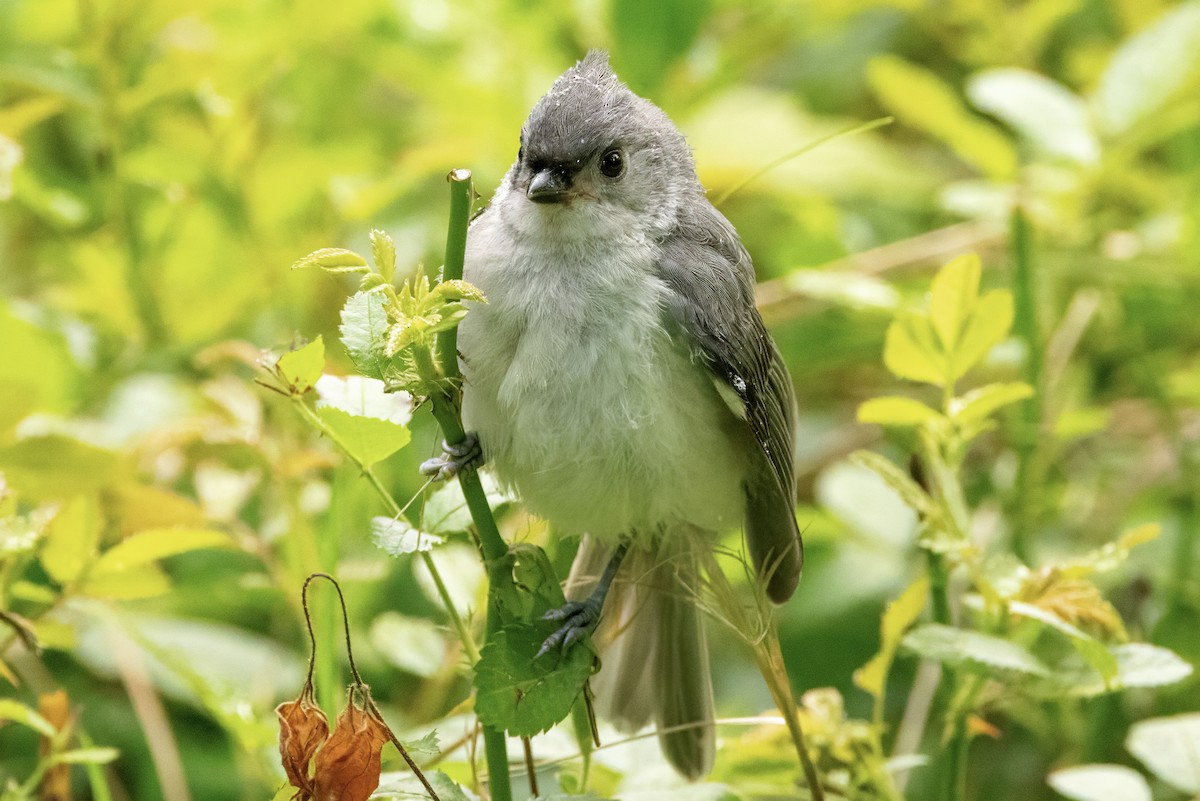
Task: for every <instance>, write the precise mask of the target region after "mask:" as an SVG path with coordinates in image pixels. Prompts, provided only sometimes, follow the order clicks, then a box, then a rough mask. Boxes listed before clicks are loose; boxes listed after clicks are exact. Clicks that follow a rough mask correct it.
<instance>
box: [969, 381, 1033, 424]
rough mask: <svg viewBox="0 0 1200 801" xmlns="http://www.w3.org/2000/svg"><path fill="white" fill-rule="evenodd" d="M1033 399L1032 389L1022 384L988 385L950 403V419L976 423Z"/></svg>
mask: <svg viewBox="0 0 1200 801" xmlns="http://www.w3.org/2000/svg"><path fill="white" fill-rule="evenodd" d="M1032 397H1033V387H1031V386H1029V385H1028V384H1025V383H1022V382H1019V381H1018V382H1012V383H1006V384H988V385H986V386H982V387H979V388H978V389H973V390H971V391H970V392H968V393H967V394H966V395H963V396H962V397H960V398H954V399H953V400H952V401H950V417H952V418H953V419H955V420H959V421H962V422H965V423H978V422H982V421H984V420H986V419H987V418H989V417H991V416H992V415H993V414H994V413H995V412H996V411H997V410H998V409H1001V408H1003V407H1005V406H1008V405H1009V404H1012V403H1016V402H1017V401H1022V400H1025V399H1026V398H1032Z"/></svg>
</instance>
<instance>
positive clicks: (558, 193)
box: [525, 167, 571, 203]
mask: <svg viewBox="0 0 1200 801" xmlns="http://www.w3.org/2000/svg"><path fill="white" fill-rule="evenodd" d="M570 191H571V176H570V175H569V174H568V173H567V172H566V171H565V170H563V169H562V168H560V167H550V168H548V169H545V170H540V171H538V172H536V173H534V176H533V178H531V179H529V189H527V190H526V191H525V196H526V197H528V198H529V199H530V200H532V201H533V202H534V203H562V202H563V201H565V200H566V199H567V194H568V193H569V192H570Z"/></svg>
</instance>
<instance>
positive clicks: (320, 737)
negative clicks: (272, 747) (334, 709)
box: [275, 685, 329, 801]
mask: <svg viewBox="0 0 1200 801" xmlns="http://www.w3.org/2000/svg"><path fill="white" fill-rule="evenodd" d="M275 714H276V715H278V716H279V756H280V758H281V759H282V761H283V769H284V771H285V772H286V773H287V777H288V783H290V784H291V785H292V786H293V787H295V788H296V790H297V791H298V792H297V793H296V796H295V797H296V798H297V799H299V801H309V799H311V798H312V797H313V794H314V792H315V791H314V784H313V780H312V779H310V778H309V776H308V765H309V762H311V761H312V758H313V755H314V754H316V752H317V749H318V748H320V747H321V744H322V743H324V742H325V741H326V740H327V739H328V738H329V719H328V718H327V717H325V713H324V712H322V711H321V708H320V707H319V706H317V705H316V703H315V701H314V700H313V697H312V687H311V686H309V685H305V688H304V690H303V691H302V692H301V693H300V697H299V698H297V699H296V700H295V701H288V702H287V703H283V704H280V705H279V706H277V707H275Z"/></svg>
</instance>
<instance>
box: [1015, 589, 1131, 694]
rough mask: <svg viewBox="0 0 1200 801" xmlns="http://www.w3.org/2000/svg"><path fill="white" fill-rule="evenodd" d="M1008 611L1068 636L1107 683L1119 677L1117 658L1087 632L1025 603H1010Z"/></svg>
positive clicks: (1080, 653) (1073, 645)
mask: <svg viewBox="0 0 1200 801" xmlns="http://www.w3.org/2000/svg"><path fill="white" fill-rule="evenodd" d="M1008 610H1009V612H1010V613H1012V614H1014V615H1020V616H1021V617H1026V618H1029V619H1031V620H1036V621H1038V622H1039V623H1041V624H1042V625H1044V626H1048V627H1049V628H1052V629H1054V630H1055V631H1057V632H1059V633H1060V634H1064V635H1066V637H1067V639H1068V640H1069V641H1070V643H1071V645H1072V647H1074V648H1075V650H1076V651H1078V652H1079V655H1080V656H1082V657H1083V658H1084V659H1085V660H1087V663H1088V664H1089V665H1091V666H1092V667H1093V668H1095V669H1096V672H1097V673H1099V674H1100V677H1101V678H1102V679H1104V681H1105V682H1110V681H1112V680H1113V679H1115V678H1116V676H1117V658H1116V656H1114V655H1113V653H1112V651H1110V650H1109V649H1108V646H1107V645H1105V644H1104V643H1102V642H1100V641H1099V640H1097V639H1096V638H1095V637H1093V636H1091V635H1090V634H1088V633H1087V632H1085V631H1083V630H1082V629H1080V628H1078V627H1077V626H1073V625H1071V624H1070V623H1068V622H1067V621H1065V620H1063V619H1062V618H1061V617H1059V616H1058V615H1056V614H1054V613H1053V612H1050V611H1049V610H1047V609H1043V608H1042V607H1040V606H1034V605H1033V604H1028V603H1025V602H1023V601H1009V602H1008Z"/></svg>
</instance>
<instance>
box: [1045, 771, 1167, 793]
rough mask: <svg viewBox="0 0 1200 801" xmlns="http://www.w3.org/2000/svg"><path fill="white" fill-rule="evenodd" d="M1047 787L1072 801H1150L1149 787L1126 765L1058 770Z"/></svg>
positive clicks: (1048, 778) (1139, 775)
mask: <svg viewBox="0 0 1200 801" xmlns="http://www.w3.org/2000/svg"><path fill="white" fill-rule="evenodd" d="M1046 783H1047V784H1049V785H1050V786H1051V787H1052V788H1054V791H1055V792H1057V793H1059V794H1060V795H1064V796H1066V797H1067V798H1070V799H1072V801H1150V798H1151V796H1150V785H1148V784H1147V783H1146V779H1145V778H1143V777H1142V774H1140V773H1138V772H1137V771H1136V770H1134V769H1133V768H1127V767H1125V766H1124V765H1080V766H1079V767H1076V768H1064V769H1062V770H1056V771H1054V772H1053V773H1051V774H1050V775H1049V776H1047V777H1046Z"/></svg>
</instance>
